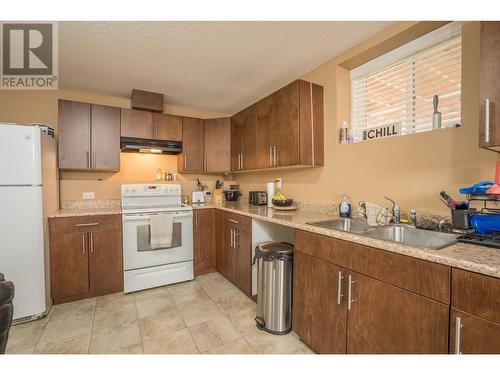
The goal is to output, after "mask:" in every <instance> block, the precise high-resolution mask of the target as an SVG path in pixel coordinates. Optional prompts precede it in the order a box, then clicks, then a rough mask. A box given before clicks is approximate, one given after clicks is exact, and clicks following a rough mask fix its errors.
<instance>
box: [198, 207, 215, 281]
mask: <svg viewBox="0 0 500 375" xmlns="http://www.w3.org/2000/svg"><path fill="white" fill-rule="evenodd" d="M193 215H194V228H193V231H194V274H195V276H197V275H202V274H204V273H207V272H213V271H215V263H216V255H215V213H214V210H213V209H198V210H194V213H193Z"/></svg>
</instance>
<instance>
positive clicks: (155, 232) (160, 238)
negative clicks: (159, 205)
mask: <svg viewBox="0 0 500 375" xmlns="http://www.w3.org/2000/svg"><path fill="white" fill-rule="evenodd" d="M149 225H150V242H151V248H152V249H161V248H165V247H170V246H171V245H172V231H173V226H174V217H173V216H172V215H164V214H160V215H151V216H150V218H149Z"/></svg>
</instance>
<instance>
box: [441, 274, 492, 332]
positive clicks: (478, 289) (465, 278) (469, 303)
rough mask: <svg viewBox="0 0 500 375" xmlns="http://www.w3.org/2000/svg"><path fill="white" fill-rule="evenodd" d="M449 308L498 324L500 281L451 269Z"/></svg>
mask: <svg viewBox="0 0 500 375" xmlns="http://www.w3.org/2000/svg"><path fill="white" fill-rule="evenodd" d="M451 306H452V307H454V308H456V309H458V310H462V311H465V312H468V313H470V314H473V315H476V316H479V317H481V318H484V319H488V320H490V321H492V322H495V323H500V279H497V278H495V277H491V276H485V275H481V274H478V273H474V272H469V271H464V270H459V269H456V268H453V270H452V273H451Z"/></svg>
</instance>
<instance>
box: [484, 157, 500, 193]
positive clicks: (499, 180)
mask: <svg viewBox="0 0 500 375" xmlns="http://www.w3.org/2000/svg"><path fill="white" fill-rule="evenodd" d="M486 195H500V161H497V167H496V171H495V184H494V185H493V186H492V187H490V188H489V189H488V190H486Z"/></svg>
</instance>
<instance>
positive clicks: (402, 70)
mask: <svg viewBox="0 0 500 375" xmlns="http://www.w3.org/2000/svg"><path fill="white" fill-rule="evenodd" d="M449 27H450V26H448V28H449ZM438 30H439V29H438ZM453 30H455V31H453V32H452V34H455V35H453V36H451V37H450V36H449V34H450V32H449V30H447V33H445V34H443V32H442V31H441V32H440V33H441V35H438V37H437V38H435V39H434V40H433V38H432V35H426V36H424V37H425V38H424V39H425V43H421V42H418V40H417V41H416V42H417V43H415V44H414V45H413V46H410V47H411V48H407V46H406V45H405V46H402V47H400V48H401V50H403V51H406V53H408V50H413V52H412V53H411V54H410V55H408V56H406V57H404V58H401V57H400V58H399V59H398V60H397V61H394V56H397V54H398V51H397V50H395V51H392V52H390V53H389V54H391V56H392V61H391V58H389V59H387V60H388V61H390V63H388V64H387V63H386V64H385V66H383V65H384V64H383V58H384V56H382V59H381V58H379V59H377V60H378V61H374V62H369V63H367V64H365V65H369V64H371V65H372V71H370V67H369V66H368V67H365V66H361V67H359V68H356V69H355V70H356V71H352V72H351V124H352V125H351V126H352V131H353V136H354V141H355V142H356V141H360V140H362V132H363V130H364V129H368V128H373V127H377V126H383V125H389V124H394V123H400V124H401V134H412V133H418V132H423V131H427V130H432V113H433V111H434V108H433V103H432V99H433V97H434V95H438V96H439V106H438V111H439V112H441V114H442V115H441V116H442V125H441V127H443V128H444V127H453V126H455V125H456V124H460V122H461V104H460V102H461V73H462V72H461V70H462V69H461V65H462V64H461V62H462V48H461V44H462V42H461V35H460V33H459V32H458V35H456V34H457V32H456V30H457V27H453ZM458 30H459V28H458ZM438 34H439V33H438ZM443 39H444V40H443ZM419 44H420V48H418V47H419ZM422 45H424V47H423V48H422ZM429 45H430V46H429ZM415 50H417V51H416V52H415ZM394 52H395V53H394ZM381 65H382V66H381ZM373 66H375V67H376V68H377V70H376V71H374V72H373ZM353 73H354V74H353Z"/></svg>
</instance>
